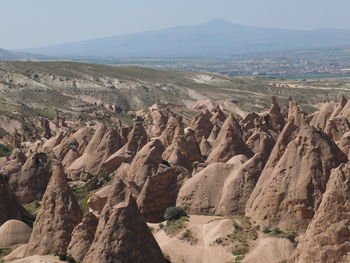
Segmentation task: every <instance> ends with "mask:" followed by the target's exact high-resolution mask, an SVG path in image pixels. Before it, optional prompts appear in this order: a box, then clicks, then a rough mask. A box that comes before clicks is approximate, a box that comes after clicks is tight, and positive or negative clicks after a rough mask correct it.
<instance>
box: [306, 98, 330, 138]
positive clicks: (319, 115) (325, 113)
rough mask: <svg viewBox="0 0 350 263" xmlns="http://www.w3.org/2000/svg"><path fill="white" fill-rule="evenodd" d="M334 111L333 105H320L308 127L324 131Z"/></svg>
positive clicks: (328, 103) (327, 103)
mask: <svg viewBox="0 0 350 263" xmlns="http://www.w3.org/2000/svg"><path fill="white" fill-rule="evenodd" d="M333 111H334V103H331V102H326V103H324V104H322V105H321V107H320V110H319V111H317V112H315V114H314V116H313V118H312V120H311V121H310V125H311V126H314V127H315V128H316V129H319V130H322V131H324V129H325V127H326V125H327V121H328V120H329V119H330V117H331V115H332V113H333Z"/></svg>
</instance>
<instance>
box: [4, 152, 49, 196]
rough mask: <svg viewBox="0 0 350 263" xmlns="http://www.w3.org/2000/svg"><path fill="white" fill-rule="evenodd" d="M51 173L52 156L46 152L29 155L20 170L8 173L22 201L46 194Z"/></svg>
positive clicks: (15, 191) (12, 185) (12, 186)
mask: <svg viewBox="0 0 350 263" xmlns="http://www.w3.org/2000/svg"><path fill="white" fill-rule="evenodd" d="M50 175H51V158H50V157H49V155H47V154H46V153H34V154H32V155H31V156H29V157H28V159H27V160H26V162H25V163H24V164H23V166H22V169H21V171H20V172H17V173H13V174H8V176H9V178H10V180H9V181H10V185H11V188H12V190H13V192H14V193H15V194H16V196H17V198H18V199H19V201H20V202H22V203H29V202H32V201H34V200H35V199H37V197H38V196H40V195H42V194H44V192H45V190H46V187H47V183H48V182H49V179H50Z"/></svg>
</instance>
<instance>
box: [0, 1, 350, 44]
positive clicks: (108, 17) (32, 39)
mask: <svg viewBox="0 0 350 263" xmlns="http://www.w3.org/2000/svg"><path fill="white" fill-rule="evenodd" d="M349 12H350V0H0V48H6V49H19V48H31V47H39V46H46V45H51V44H58V43H65V42H71V41H77V40H85V39H91V38H96V37H104V36H111V35H119V34H125V33H131V32H140V31H146V30H153V29H162V28H166V27H171V26H176V25H196V24H202V23H205V22H207V21H209V20H211V19H213V18H223V19H226V20H229V21H231V22H234V23H237V24H242V25H250V26H261V27H279V28H292V29H314V28H345V29H350V19H349Z"/></svg>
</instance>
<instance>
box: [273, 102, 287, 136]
mask: <svg viewBox="0 0 350 263" xmlns="http://www.w3.org/2000/svg"><path fill="white" fill-rule="evenodd" d="M269 115H270V117H271V119H272V122H273V125H274V127H275V129H276V130H277V131H282V129H283V127H284V124H285V121H284V118H283V115H282V113H281V108H280V107H279V105H278V104H277V100H276V97H273V98H272V101H271V107H270V110H269Z"/></svg>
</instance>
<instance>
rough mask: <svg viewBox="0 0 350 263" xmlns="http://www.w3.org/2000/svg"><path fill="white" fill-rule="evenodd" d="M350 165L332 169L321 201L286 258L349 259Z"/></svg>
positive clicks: (297, 259)
mask: <svg viewBox="0 0 350 263" xmlns="http://www.w3.org/2000/svg"><path fill="white" fill-rule="evenodd" d="M349 213H350V165H349V163H348V164H342V165H340V167H338V168H336V169H334V170H333V172H332V174H331V176H330V179H329V181H328V183H327V189H326V192H325V193H324V195H323V199H322V202H321V204H320V206H319V209H318V210H317V212H316V214H315V216H314V217H313V219H312V221H311V223H310V225H309V226H308V228H307V230H306V232H305V234H304V236H303V238H302V239H301V242H300V243H299V244H298V247H297V249H296V251H295V253H294V254H293V256H292V258H291V259H290V260H289V261H288V262H291V263H294V262H295V263H297V262H298V263H301V262H324V263H331V262H337V263H345V262H349V261H350V230H349V224H350V218H349Z"/></svg>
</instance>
